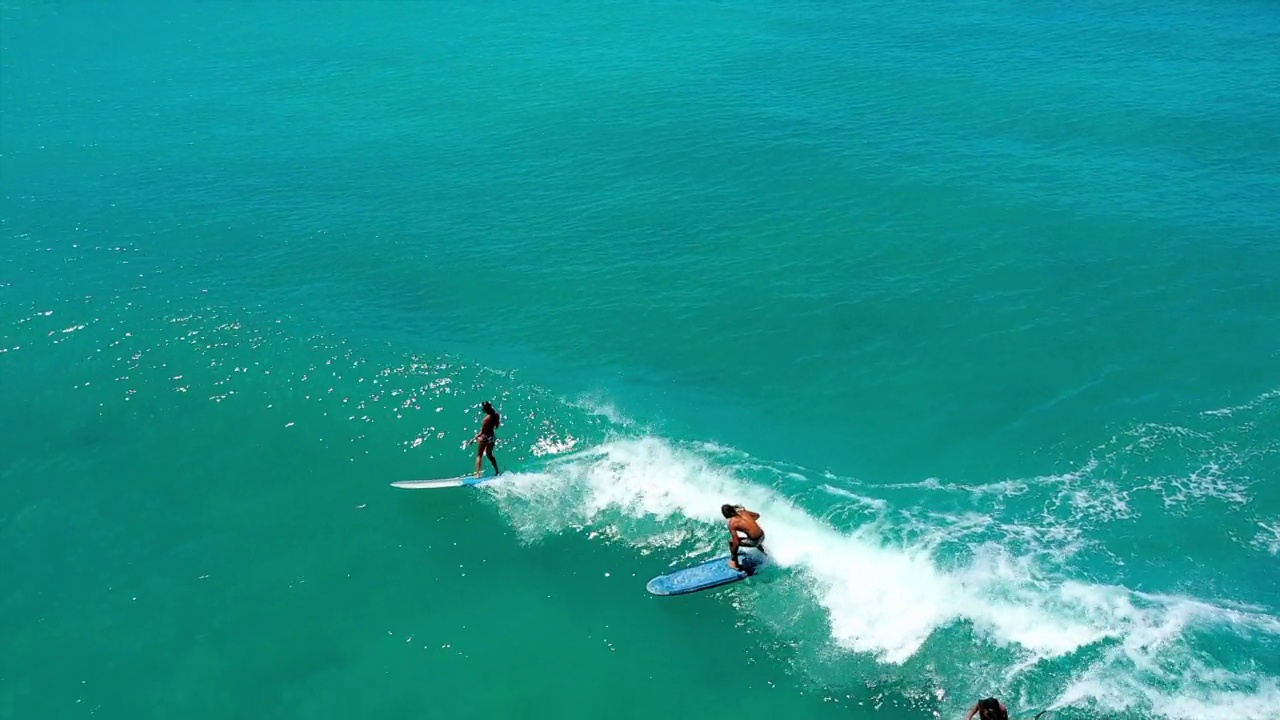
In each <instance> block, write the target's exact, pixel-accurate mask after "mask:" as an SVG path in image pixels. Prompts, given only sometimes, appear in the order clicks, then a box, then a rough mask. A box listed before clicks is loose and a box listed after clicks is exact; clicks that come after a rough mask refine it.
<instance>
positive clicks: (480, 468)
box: [471, 400, 502, 477]
mask: <svg viewBox="0 0 1280 720" xmlns="http://www.w3.org/2000/svg"><path fill="white" fill-rule="evenodd" d="M480 409H481V410H484V422H483V423H481V425H480V432H478V433H476V436H475V437H474V438H472V439H471V442H473V443H476V444H477V447H476V477H480V476H481V475H483V474H484V459H485V457H486V456H487V457H488V458H489V462H491V463H493V474H494V475H501V474H502V471H501V470H499V469H498V461H497V460H495V459H494V457H493V444H494V443H495V442H497V440H498V438H497V435H496V434H495V433H496V432H497V430H498V426H499V425H501V424H502V419H501V418H499V417H498V411H497V410H494V409H493V406H492V405H490V404H489V401H488V400H485V401H484V402H482V403H480Z"/></svg>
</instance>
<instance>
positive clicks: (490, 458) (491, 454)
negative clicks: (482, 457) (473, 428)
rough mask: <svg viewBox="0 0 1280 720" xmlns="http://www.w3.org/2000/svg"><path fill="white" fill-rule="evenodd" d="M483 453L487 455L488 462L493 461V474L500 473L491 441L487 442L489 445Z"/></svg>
mask: <svg viewBox="0 0 1280 720" xmlns="http://www.w3.org/2000/svg"><path fill="white" fill-rule="evenodd" d="M485 454H486V455H488V456H489V462H490V463H493V474H494V475H501V474H502V471H501V470H499V469H498V460H497V458H495V457H494V456H493V443H489V447H488V449H487V450H485Z"/></svg>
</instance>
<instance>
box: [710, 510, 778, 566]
mask: <svg viewBox="0 0 1280 720" xmlns="http://www.w3.org/2000/svg"><path fill="white" fill-rule="evenodd" d="M720 512H721V514H723V515H724V517H725V519H726V520H728V521H729V567H731V568H733V569H734V570H742V567H741V566H739V565H738V548H739V547H749V548H756V549H757V550H759V551H760V552H761V553H764V552H765V550H764V530H763V529H762V528H761V527H760V523H758V522H756V521H757V520H759V519H760V513H758V512H752V511H750V510H748V509H746V508H744V507H742V506H741V505H721V506H720ZM765 554H767V553H765Z"/></svg>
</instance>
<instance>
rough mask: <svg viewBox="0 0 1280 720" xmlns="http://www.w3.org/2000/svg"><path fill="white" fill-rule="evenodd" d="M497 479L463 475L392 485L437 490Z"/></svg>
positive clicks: (495, 477)
mask: <svg viewBox="0 0 1280 720" xmlns="http://www.w3.org/2000/svg"><path fill="white" fill-rule="evenodd" d="M497 479H498V476H497V475H489V476H488V477H476V476H474V475H461V476H459V477H455V478H445V479H443V480H397V481H395V482H393V483H391V487H398V488H404V489H406V490H435V489H437V488H451V487H463V486H471V485H480V484H481V483H487V482H489V481H491V480H497Z"/></svg>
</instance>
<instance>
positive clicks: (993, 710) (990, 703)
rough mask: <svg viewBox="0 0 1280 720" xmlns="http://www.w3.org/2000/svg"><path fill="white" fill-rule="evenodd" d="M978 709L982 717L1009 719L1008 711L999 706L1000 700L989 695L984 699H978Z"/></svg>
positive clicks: (995, 719) (996, 719)
mask: <svg viewBox="0 0 1280 720" xmlns="http://www.w3.org/2000/svg"><path fill="white" fill-rule="evenodd" d="M978 709H979V710H981V711H982V717H983V718H990V719H991V720H1009V713H1007V712H1005V711H1004V710H1002V709H1001V708H1000V701H999V700H997V699H995V698H993V697H989V698H987V699H985V700H980V701H978Z"/></svg>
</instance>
